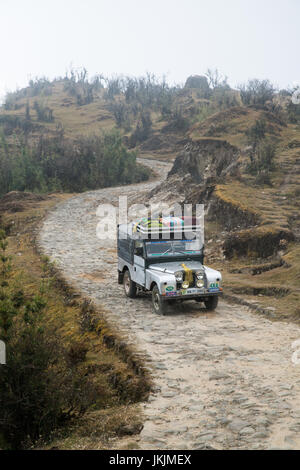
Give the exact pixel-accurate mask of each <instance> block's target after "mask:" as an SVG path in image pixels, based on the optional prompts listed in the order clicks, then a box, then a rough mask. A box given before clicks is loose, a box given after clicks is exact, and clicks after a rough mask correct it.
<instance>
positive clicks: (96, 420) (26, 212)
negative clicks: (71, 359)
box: [1, 194, 149, 449]
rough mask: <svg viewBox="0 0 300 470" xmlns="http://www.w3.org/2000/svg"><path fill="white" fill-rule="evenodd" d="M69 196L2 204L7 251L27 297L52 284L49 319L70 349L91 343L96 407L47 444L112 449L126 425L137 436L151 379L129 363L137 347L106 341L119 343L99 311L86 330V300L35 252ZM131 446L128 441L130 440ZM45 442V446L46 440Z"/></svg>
mask: <svg viewBox="0 0 300 470" xmlns="http://www.w3.org/2000/svg"><path fill="white" fill-rule="evenodd" d="M68 197H70V195H62V194H60V195H51V196H48V197H46V198H44V200H42V201H37V200H36V199H35V198H36V196H33V197H32V198H33V199H32V200H26V201H25V200H24V201H22V200H21V202H18V203H17V204H18V205H20V204H21V206H22V211H21V212H11V211H10V210H7V211H5V210H4V209H5V208H4V207H3V205H2V207H1V214H2V220H1V223H2V225H3V226H6V227H10V232H9V233H10V236H9V238H8V241H9V252H10V254H12V255H13V276H14V280H15V282H16V283H17V285H21V286H22V288H23V289H24V292H25V293H26V295H27V296H30V295H33V294H34V293H37V292H38V290H39V288H40V285H41V280H42V282H43V283H44V284H46V285H48V288H47V289H46V292H45V293H44V294H43V295H44V297H45V299H46V300H47V318H48V321H49V322H51V323H53V324H54V325H55V326H56V327H58V328H59V330H60V333H61V335H62V338H63V341H64V345H65V347H66V348H69V347H70V346H71V345H72V344H74V343H77V342H80V343H82V342H84V344H85V345H86V346H87V349H88V352H87V355H86V359H85V361H84V362H83V364H82V366H83V367H87V368H88V371H89V375H90V376H91V378H92V380H93V381H94V383H95V384H96V386H97V388H98V390H99V395H98V397H99V398H98V400H97V403H95V404H94V406H93V409H91V410H89V411H88V412H87V413H86V414H85V415H84V417H83V418H82V420H79V421H78V420H77V421H76V422H74V423H73V424H71V425H70V426H69V427H68V428H67V429H64V430H62V431H60V432H58V433H56V434H55V435H54V436H53V438H52V440H51V442H50V444H46V446H49V447H52V446H55V447H58V448H60V449H86V448H90V449H103V448H110V446H111V445H112V444H111V443H109V441H108V439H109V438H110V439H111V438H117V437H118V436H119V435H122V436H123V435H126V429H129V431H130V432H132V433H133V434H134V431H135V429H136V432H137V431H138V429H139V427H140V423H141V416H140V413H139V409H138V405H137V404H136V403H137V402H138V401H139V400H140V399H142V398H145V397H146V396H147V393H148V390H149V382H148V379H147V377H143V376H140V375H137V374H136V373H135V372H134V370H132V368H131V367H130V365H128V364H129V363H130V361H129V360H128V358H130V357H131V356H132V357H135V353H134V351H131V350H127V351H126V352H124V353H123V355H120V354H118V353H117V351H116V349H114V348H112V347H109V346H107V345H106V343H107V341H105V339H109V338H110V339H111V338H113V339H114V341H115V343H116V344H117V342H118V336H117V334H116V333H115V332H114V331H112V330H111V328H110V327H109V325H107V324H106V322H105V320H104V318H103V312H101V310H97V311H94V312H92V317H93V318H94V319H95V322H96V328H95V329H94V330H93V331H82V329H81V327H80V320H81V318H82V312H83V307H82V306H83V299H82V298H80V296H78V295H77V294H76V293H73V292H72V291H70V290H69V288H67V287H66V286H65V284H64V282H63V280H62V279H60V278H59V277H58V276H57V275H56V274H55V270H54V271H53V267H51V266H49V265H48V263H47V261H46V260H45V259H44V258H43V257H41V256H40V255H39V254H38V253H37V251H36V247H35V243H34V238H35V233H36V231H37V229H38V226H39V224H40V223H41V221H42V219H43V217H44V215H45V213H46V212H47V211H48V210H50V209H51V208H52V207H53V206H54V205H56V204H57V203H58V202H60V201H62V200H65V199H66V198H68ZM8 209H9V208H8ZM15 209H16V207H15V205H14V209H13V210H15ZM113 384H115V385H113ZM130 432H129V433H130ZM127 444H128V445H130V439H129V441H128V442H127V443H126V445H127ZM41 446H42V447H43V448H45V444H41Z"/></svg>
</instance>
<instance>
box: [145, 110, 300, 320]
mask: <svg viewBox="0 0 300 470" xmlns="http://www.w3.org/2000/svg"><path fill="white" fill-rule="evenodd" d="M261 122H263V127H264V138H263V139H262V141H265V143H264V144H261V143H259V144H257V145H266V147H265V150H264V151H265V152H266V153H265V154H263V152H262V150H261V152H262V153H261V154H259V152H257V151H256V152H254V153H253V146H254V144H253V142H251V131H252V132H253V129H255V126H257V123H261ZM249 135H250V138H249ZM266 142H268V144H266ZM274 144H276V145H274ZM268 152H269V153H268ZM271 152H273V153H271ZM263 155H265V157H266V156H268V155H269V156H270V155H272V159H271V160H272V161H269V162H268V163H267V164H266V165H265V167H262V168H261V169H260V170H258V169H257V170H256V171H253V168H251V163H252V161H251V158H252V159H253V160H254V161H255V159H259V158H262V157H263ZM299 157H300V126H299V124H298V123H291V122H288V121H287V120H285V119H284V116H283V114H281V115H278V114H277V113H274V112H271V111H269V110H267V109H266V107H261V106H251V107H234V108H232V109H230V110H227V111H226V112H219V113H216V114H214V115H213V116H211V117H209V118H208V119H207V120H205V121H204V122H202V123H200V124H198V125H195V126H193V127H192V128H191V129H190V130H189V132H188V133H187V138H186V142H185V144H184V146H183V149H182V151H181V152H180V153H179V154H178V155H177V157H176V159H175V162H174V165H173V168H172V170H171V171H170V173H169V175H168V179H167V183H166V184H163V185H161V186H160V187H159V188H157V189H155V191H154V192H153V193H152V194H151V196H152V198H153V200H166V201H167V200H170V198H171V197H173V199H174V202H175V199H176V197H177V199H179V200H180V202H182V203H183V202H185V203H193V204H196V203H201V202H204V203H205V207H206V214H207V215H206V238H207V242H208V244H207V250H206V254H207V261H206V262H207V263H208V264H210V263H211V264H215V265H216V267H217V268H218V269H220V270H222V271H223V272H224V274H225V286H226V292H227V293H231V294H233V295H235V296H238V297H239V298H240V299H243V300H245V299H246V300H247V302H248V303H250V304H251V305H254V306H256V305H259V306H260V307H261V308H267V309H268V311H269V313H271V314H272V315H273V314H274V315H275V316H278V315H280V316H281V317H282V316H284V317H285V316H286V317H287V316H290V315H292V316H293V318H294V319H298V318H299V314H300V311H299V300H300V290H299V286H298V284H299V278H300V263H299V258H298V253H299V248H300V245H299V240H300V238H299V235H300V221H299V215H298V213H299V205H300V199H299V198H300V191H299V182H300V166H299V165H300V158H299ZM266 159H267V157H266ZM174 194H176V197H175V196H171V195H174Z"/></svg>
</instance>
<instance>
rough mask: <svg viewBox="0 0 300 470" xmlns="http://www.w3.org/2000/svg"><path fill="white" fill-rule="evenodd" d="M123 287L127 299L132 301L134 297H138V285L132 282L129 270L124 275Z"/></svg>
mask: <svg viewBox="0 0 300 470" xmlns="http://www.w3.org/2000/svg"><path fill="white" fill-rule="evenodd" d="M123 287H124V292H125V295H126V296H127V297H129V298H130V299H134V297H136V283H135V282H133V281H132V280H131V277H130V272H129V271H128V269H127V270H126V271H125V273H124V275H123Z"/></svg>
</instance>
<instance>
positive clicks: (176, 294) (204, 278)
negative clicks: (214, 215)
mask: <svg viewBox="0 0 300 470" xmlns="http://www.w3.org/2000/svg"><path fill="white" fill-rule="evenodd" d="M156 225H157V224H156ZM171 225H172V224H171ZM193 228H195V231H193V234H192V235H193V237H192V238H190V237H191V235H190V234H191V232H190V231H187V230H186V227H184V223H183V225H182V226H181V227H180V229H179V230H178V228H174V227H173V228H171V229H170V228H169V230H165V229H164V228H162V227H160V226H158V227H157V226H156V228H155V230H153V228H152V229H150V230H149V228H148V229H147V230H146V231H145V230H144V229H143V227H142V226H140V225H139V224H138V223H131V224H128V225H125V224H124V225H119V226H118V282H119V284H123V286H124V291H125V294H126V296H127V297H131V298H134V297H135V296H136V295H137V293H138V291H151V292H152V304H153V310H154V312H155V313H157V314H160V315H164V314H165V312H166V306H167V303H171V302H174V301H178V300H180V301H183V300H189V299H194V300H196V301H197V302H204V305H205V307H206V308H207V309H208V310H214V309H215V308H216V307H217V305H218V297H219V295H220V294H222V287H221V281H222V276H221V273H220V272H219V271H216V270H214V269H211V268H208V267H207V266H204V265H203V258H204V255H203V243H202V241H201V237H199V236H197V227H196V226H195V227H193V226H190V227H189V230H191V229H193ZM178 234H179V235H180V238H179V237H178Z"/></svg>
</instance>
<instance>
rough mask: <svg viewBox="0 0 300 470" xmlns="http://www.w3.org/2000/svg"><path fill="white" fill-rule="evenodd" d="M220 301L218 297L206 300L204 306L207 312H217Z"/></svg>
mask: <svg viewBox="0 0 300 470" xmlns="http://www.w3.org/2000/svg"><path fill="white" fill-rule="evenodd" d="M218 300H219V297H218V296H217V295H214V296H212V297H210V298H209V300H205V302H204V304H205V307H206V309H207V310H210V311H212V310H215V309H216V308H217V306H218Z"/></svg>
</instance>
